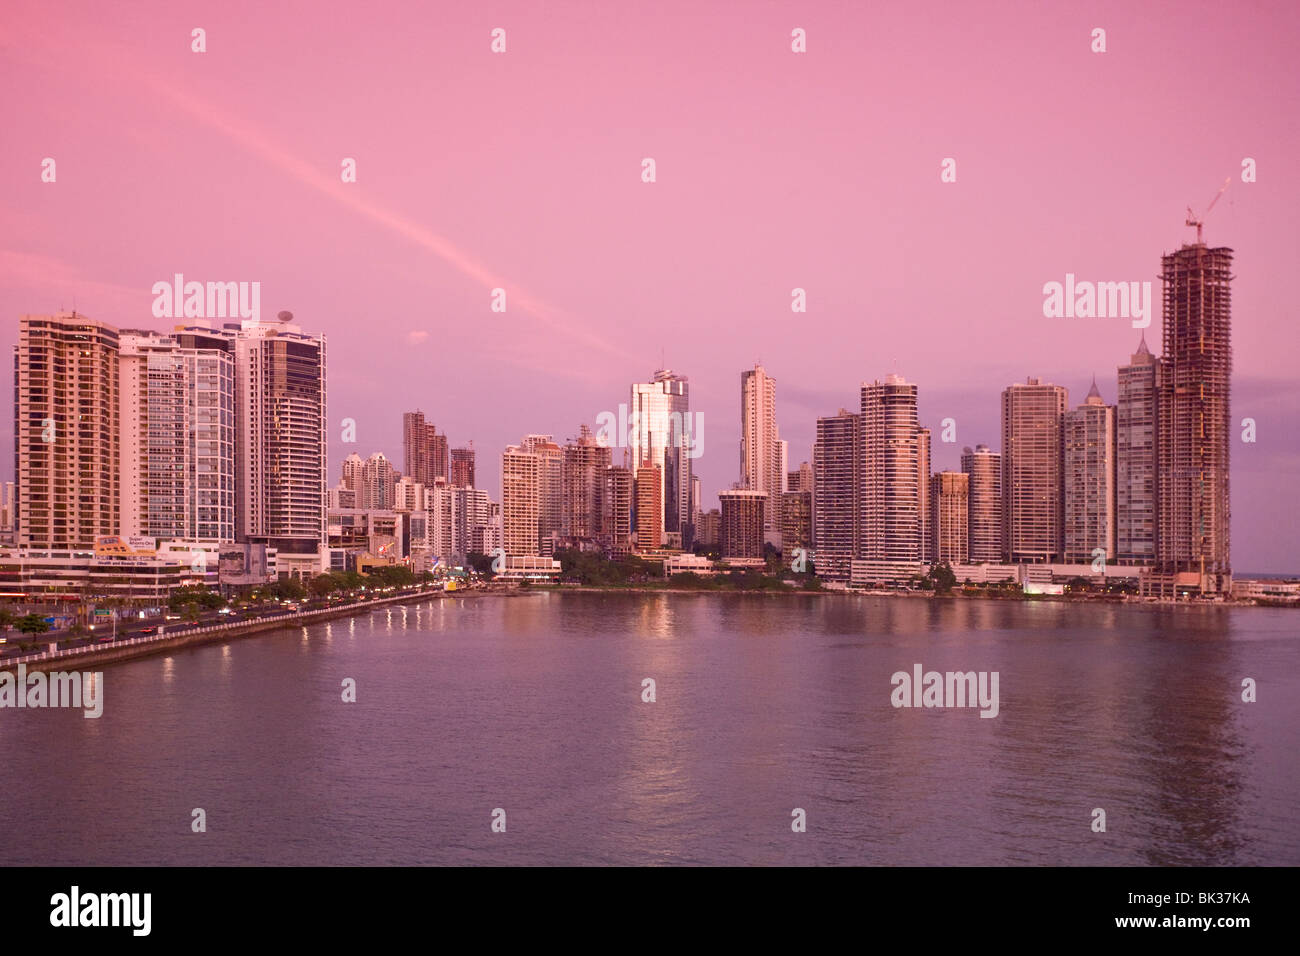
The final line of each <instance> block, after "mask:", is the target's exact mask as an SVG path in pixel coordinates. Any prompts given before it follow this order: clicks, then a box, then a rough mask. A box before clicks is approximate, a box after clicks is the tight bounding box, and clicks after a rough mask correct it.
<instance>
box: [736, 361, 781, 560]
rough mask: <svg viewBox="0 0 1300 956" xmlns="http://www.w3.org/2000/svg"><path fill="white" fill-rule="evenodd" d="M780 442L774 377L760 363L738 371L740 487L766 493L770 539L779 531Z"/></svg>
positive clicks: (766, 534)
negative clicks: (777, 505)
mask: <svg viewBox="0 0 1300 956" xmlns="http://www.w3.org/2000/svg"><path fill="white" fill-rule="evenodd" d="M783 451H784V449H783V443H782V441H781V436H780V434H779V431H778V429H777V425H776V379H774V378H772V377H771V376H770V375H768V374H767V370H766V369H765V368H763V366H762V365H755V366H754V367H753V368H752V369H750V370H747V371H744V372H741V373H740V486H741V487H742V488H748V489H750V490H752V491H762V492H765V493H766V494H767V495H768V504H769V507H767V508H766V509H765V510H764V519H763V520H764V521H766V522H767V526H766V527H765V528H764V529H763V531H764V534H765V536H766V537H767V538H768V539H772V538H773V537H774V536H775V535H776V533H777V532H779V531H780V521H781V519H780V513H779V512H780V509H779V507H774V506H773V505H776V504H777V503H778V502H779V496H780V493H781V490H782V488H783V487H784V478H785V465H784V458H783V454H782V453H783Z"/></svg>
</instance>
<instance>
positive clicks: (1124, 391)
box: [1115, 336, 1157, 564]
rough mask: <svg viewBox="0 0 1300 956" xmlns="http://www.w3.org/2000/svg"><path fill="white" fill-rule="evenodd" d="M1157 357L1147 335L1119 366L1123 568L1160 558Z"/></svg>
mask: <svg viewBox="0 0 1300 956" xmlns="http://www.w3.org/2000/svg"><path fill="white" fill-rule="evenodd" d="M1156 419H1157V413H1156V359H1155V356H1153V355H1152V354H1151V351H1150V349H1148V348H1147V341H1146V337H1145V336H1143V337H1142V340H1141V341H1140V342H1139V343H1138V350H1137V351H1136V352H1134V353H1133V355H1132V357H1131V358H1130V359H1129V364H1128V365H1121V366H1120V368H1119V397H1118V401H1117V404H1116V409H1115V469H1116V474H1115V553H1116V557H1117V559H1118V560H1119V562H1120V563H1121V564H1151V563H1152V562H1153V561H1155V557H1156Z"/></svg>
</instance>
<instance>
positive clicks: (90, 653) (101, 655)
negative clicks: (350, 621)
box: [0, 584, 1295, 673]
mask: <svg viewBox="0 0 1300 956" xmlns="http://www.w3.org/2000/svg"><path fill="white" fill-rule="evenodd" d="M539 594H624V595H656V594H663V595H674V596H685V595H694V596H707V597H716V596H724V595H738V596H748V597H756V598H790V597H869V598H899V599H904V600H936V599H937V600H944V601H968V600H969V601H991V602H996V603H1009V604H1017V605H1024V604H1051V605H1094V606H1096V605H1105V606H1113V607H1135V608H1149V609H1152V610H1167V609H1176V608H1183V609H1187V610H1219V609H1231V608H1250V607H1280V608H1283V609H1287V606H1286V605H1272V604H1258V603H1257V602H1255V601H1215V602H1192V601H1167V600H1152V599H1147V600H1142V599H1137V598H1132V597H1129V596H1120V597H1118V598H1103V597H1098V596H1090V597H1076V598H1068V597H1065V598H1063V597H1061V596H1059V595H1048V594H1042V595H1033V596H1031V597H1023V596H1019V595H1018V593H1017V596H1014V597H1012V596H1007V597H1002V596H995V595H991V594H962V593H961V592H960V591H959V590H958V591H954V592H953V593H949V594H935V593H934V592H932V591H872V590H848V589H839V588H819V589H817V590H803V589H798V588H787V589H784V590H775V589H762V590H758V589H755V590H741V589H729V588H716V589H715V588H670V587H644V586H637V585H632V586H623V585H611V586H600V585H591V584H581V585H554V584H546V585H530V586H528V587H519V586H518V585H506V586H501V585H497V586H493V585H491V584H489V585H487V586H486V587H481V588H467V589H465V590H462V591H440V590H428V591H414V592H410V593H407V594H396V595H393V596H391V597H384V598H375V599H373V600H369V601H359V602H356V603H354V604H346V605H341V606H339V607H331V608H317V609H315V610H312V611H294V612H288V613H284V614H278V615H275V616H273V617H268V618H264V619H260V620H244V621H238V622H232V623H227V624H212V625H207V626H205V627H199V628H187V629H185V630H182V631H181V632H180V633H176V634H162V635H156V636H152V637H139V638H133V639H131V640H126V641H120V642H115V643H112V644H107V645H103V646H90V647H82V648H70V649H65V650H62V651H56V652H54V653H53V654H51V653H50V652H48V651H45V652H42V653H34V654H27V655H22V656H18V657H13V658H9V659H7V660H0V673H2V672H5V671H12V672H15V673H16V672H17V668H18V666H19V664H22V665H25V667H26V670H27V672H28V673H34V672H36V671H49V670H55V669H58V668H59V666H60V665H62V664H64V663H68V662H73V663H74V664H75V665H81V664H92V665H99V664H117V663H125V662H127V661H133V660H139V659H141V658H145V657H154V656H157V655H159V654H170V653H172V652H174V651H178V650H185V649H187V648H191V647H202V646H204V645H207V644H218V643H223V642H226V641H232V640H241V639H243V638H247V637H254V636H256V635H258V634H263V633H266V632H268V631H276V630H285V629H289V628H294V627H303V626H307V625H310V624H316V623H320V622H322V621H331V620H335V619H338V618H346V617H353V616H355V615H357V614H360V613H363V612H365V611H368V610H370V609H372V608H375V607H386V606H390V605H393V604H398V603H401V602H411V601H416V602H420V601H441V600H446V599H448V598H469V597H474V598H485V597H499V598H523V597H530V596H535V595H539ZM1290 607H1291V608H1294V607H1295V605H1291V606H1290Z"/></svg>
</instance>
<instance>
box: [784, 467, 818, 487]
mask: <svg viewBox="0 0 1300 956" xmlns="http://www.w3.org/2000/svg"><path fill="white" fill-rule="evenodd" d="M785 488H786V491H812V490H813V468H812V465H810V464H809V463H808V462H806V461H805V462H802V463H801V464H800V465H799V470H798V471H791V472H787V473H786V482H785Z"/></svg>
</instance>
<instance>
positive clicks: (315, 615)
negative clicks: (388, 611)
mask: <svg viewBox="0 0 1300 956" xmlns="http://www.w3.org/2000/svg"><path fill="white" fill-rule="evenodd" d="M488 593H490V592H488ZM484 594H485V592H484V591H482V590H477V589H475V590H470V589H467V590H465V591H435V590H428V591H413V592H410V593H406V594H395V595H392V596H391V597H383V598H374V599H372V600H369V601H357V602H355V603H353V604H344V605H339V606H338V607H326V608H316V609H315V610H311V611H290V612H286V613H284V614H277V615H275V616H273V617H267V618H261V619H257V620H243V621H234V622H231V623H227V624H210V625H207V626H205V627H198V628H185V629H183V630H181V631H180V632H179V633H174V634H159V635H155V636H151V637H137V638H132V639H130V640H124V641H115V642H113V643H109V644H105V645H101V646H93V645H92V646H89V647H76V648H68V649H65V650H62V651H56V652H54V653H53V654H51V653H50V652H49V651H45V652H43V653H33V654H26V655H20V656H18V657H12V658H8V659H5V660H0V673H3V672H5V671H12V672H14V673H16V672H17V669H18V666H19V665H20V664H22V665H24V666H25V667H26V670H27V673H29V674H30V673H35V672H36V671H50V670H58V669H59V668H60V666H61V665H62V664H65V663H69V662H71V663H72V665H73V667H74V669H80V665H82V664H92V665H95V664H118V663H125V662H127V661H134V660H139V659H141V658H144V657H154V656H157V655H159V654H170V653H172V652H174V651H178V650H185V649H186V648H190V647H201V646H203V645H206V644H219V643H224V642H226V641H233V640H241V639H243V638H246V637H253V636H256V635H258V634H262V633H265V632H267V631H276V630H286V629H289V628H294V627H303V626H306V625H310V624H317V623H320V622H321V621H332V620H335V619H337V618H343V617H353V616H355V615H357V614H360V613H362V612H364V611H367V610H370V609H371V608H374V607H383V606H388V605H392V604H397V603H400V602H411V601H434V600H443V599H445V598H448V597H468V596H470V595H475V596H480V597H481V596H484Z"/></svg>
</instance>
